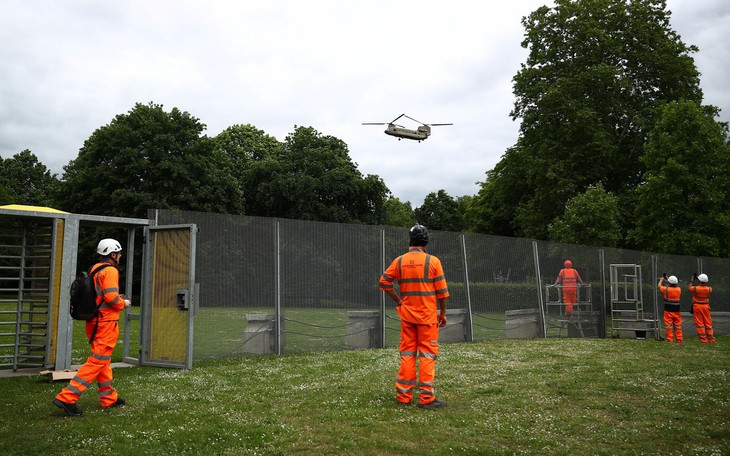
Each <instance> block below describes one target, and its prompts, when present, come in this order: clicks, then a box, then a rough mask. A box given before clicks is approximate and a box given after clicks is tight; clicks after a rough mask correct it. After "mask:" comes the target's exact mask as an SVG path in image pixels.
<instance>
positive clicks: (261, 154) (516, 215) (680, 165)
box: [0, 0, 730, 257]
mask: <svg viewBox="0 0 730 456" xmlns="http://www.w3.org/2000/svg"><path fill="white" fill-rule="evenodd" d="M670 19H671V12H670V11H669V10H667V8H666V2H664V1H660V0H634V1H628V0H556V1H555V6H554V7H551V8H549V7H546V6H544V7H541V8H538V9H537V10H535V11H533V12H532V13H531V14H530V15H529V16H527V17H524V18H523V20H522V23H523V26H524V29H525V34H524V40H523V41H522V46H523V47H524V48H526V49H528V51H529V53H528V57H527V59H526V61H525V62H524V63H523V64H522V66H521V69H520V70H519V71H518V72H517V74H516V75H515V76H514V78H513V92H514V94H515V102H514V109H513V110H512V112H511V113H510V115H511V116H512V118H513V119H514V120H518V119H519V120H520V130H519V135H518V138H517V141H516V143H515V144H514V145H513V146H511V147H510V148H508V149H507V150H506V151H505V153H504V155H503V156H502V158H501V160H500V161H499V162H498V163H497V164H496V166H495V167H494V168H493V169H491V170H488V171H486V175H485V176H486V177H485V180H484V182H482V183H481V184H480V190H479V192H478V193H477V194H476V195H466V196H459V197H452V196H450V195H449V194H448V193H446V192H445V191H444V190H443V189H442V190H437V191H434V192H432V193H430V194H428V195H427V196H426V198H425V200H424V202H423V204H422V205H421V206H420V207H416V208H413V207H412V206H411V203H410V202H408V201H405V202H402V201H400V200H399V199H398V198H397V197H396V196H395V195H393V194H392V193H391V192H390V190H389V189H388V187H387V186H386V184H385V182H383V180H382V179H381V178H380V177H379V176H377V175H362V174H361V173H360V172H359V170H358V169H357V165H356V164H355V163H353V161H352V160H351V159H350V156H349V151H348V147H347V144H346V143H345V142H344V141H342V140H340V139H338V138H336V137H333V136H329V135H326V134H324V133H321V132H319V131H317V130H316V129H314V128H313V127H301V126H295V127H294V131H293V132H291V133H290V134H289V135H288V136H287V137H286V138H285V139H284V141H283V142H282V141H278V140H277V139H275V138H273V137H271V136H269V135H267V134H266V133H265V132H264V131H261V130H259V129H257V128H256V127H254V126H252V125H250V124H246V125H243V124H241V125H234V126H231V127H229V128H227V129H226V130H224V131H223V132H221V133H220V134H218V135H216V136H214V137H208V136H206V135H204V134H203V132H204V130H205V125H204V124H203V123H201V121H200V120H199V119H197V118H195V117H194V116H193V115H191V114H190V113H187V112H182V111H180V110H179V109H177V108H172V109H171V110H169V111H167V110H165V109H164V107H163V106H161V105H158V104H155V103H153V102H150V103H148V104H142V103H137V104H135V105H134V107H133V108H132V109H131V110H130V111H129V112H128V113H125V114H120V115H117V116H116V117H115V118H114V119H113V120H112V121H111V122H110V123H109V124H108V125H105V126H102V127H100V128H98V129H97V130H96V131H94V132H93V133H92V135H91V136H90V137H89V138H88V139H87V140H86V141H85V142H84V144H83V146H82V147H81V149H80V150H79V154H78V156H77V157H76V158H75V159H74V160H72V161H71V162H69V163H68V164H67V165H66V166H64V172H63V175H62V176H61V177H57V176H56V175H52V174H51V173H50V172H49V171H48V169H47V168H46V167H45V166H44V165H43V164H42V163H40V162H39V161H38V160H37V158H36V157H35V155H34V154H33V153H32V152H31V151H29V150H23V151H21V152H20V153H18V154H16V155H14V156H13V157H11V158H7V159H2V158H0V204H6V203H11V202H14V203H20V204H39V205H51V206H54V207H57V208H60V209H63V210H65V211H69V212H76V213H88V214H99V215H114V216H129V217H146V214H147V209H149V208H160V209H180V210H194V211H206V212H219V213H227V214H245V215H252V216H264V217H282V218H293V219H302V220H317V221H326V222H339V223H361V224H385V225H395V226H410V225H412V224H413V223H414V222H415V221H416V220H417V221H418V222H419V223H422V224H424V225H426V226H427V227H429V228H430V229H433V230H447V231H469V232H478V233H486V234H494V235H503V236H518V237H527V238H534V239H544V240H551V241H557V242H566V243H577V244H585V245H602V246H606V247H626V248H634V249H639V250H650V251H655V252H660V253H673V254H685V255H702V256H720V257H727V256H730V236H728V234H729V233H730V159H729V157H730V145H729V142H728V138H729V136H728V125H727V123H724V122H720V121H718V120H717V118H718V114H719V109H718V108H717V107H714V106H708V105H703V104H702V100H703V95H702V90H701V88H700V74H699V72H698V70H697V68H696V66H695V63H694V60H693V58H692V54H693V53H695V52H698V51H699V50H698V49H697V48H696V47H695V46H692V45H687V44H685V43H683V42H682V40H681V37H680V36H679V35H678V34H677V33H676V32H674V31H673V30H672V28H671V26H670Z"/></svg>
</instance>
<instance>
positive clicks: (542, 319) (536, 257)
mask: <svg viewBox="0 0 730 456" xmlns="http://www.w3.org/2000/svg"><path fill="white" fill-rule="evenodd" d="M532 257H533V259H534V260H535V282H536V286H537V303H538V305H539V306H540V325H541V326H542V337H543V338H547V320H546V319H545V309H544V308H545V304H544V303H543V300H542V277H540V255H539V254H538V251H537V241H532Z"/></svg>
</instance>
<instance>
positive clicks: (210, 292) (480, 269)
mask: <svg viewBox="0 0 730 456" xmlns="http://www.w3.org/2000/svg"><path fill="white" fill-rule="evenodd" d="M150 218H153V219H155V221H156V223H157V224H159V225H173V224H181V223H194V224H196V225H197V227H198V230H199V231H198V237H197V252H196V263H195V264H196V281H197V282H198V283H199V292H198V297H197V299H198V307H199V311H198V314H197V316H196V317H195V325H194V328H195V329H194V331H195V333H194V350H193V354H194V359H196V360H200V359H204V358H211V357H222V356H234V355H242V354H251V353H253V354H267V353H274V354H281V353H295V352H313V351H322V350H338V349H346V348H375V347H385V346H390V347H392V346H397V344H398V338H399V331H400V323H399V319H398V316H397V314H396V312H395V309H394V304H393V302H392V301H391V300H390V299H389V298H387V296H385V295H384V294H383V293H382V292H381V291H380V290H379V287H378V279H379V277H380V275H381V274H382V272H383V270H384V269H385V267H386V266H387V265H388V264H389V263H390V261H392V260H393V259H394V258H396V257H397V256H398V255H400V254H402V253H404V252H405V251H406V250H407V248H408V229H407V228H401V227H391V226H372V225H349V224H338V223H323V222H310V221H301V220H288V219H275V218H261V217H247V216H233V215H221V214H210V213H199V212H180V211H165V210H159V211H155V212H154V213H153V214H152V215H151V217H150ZM429 233H430V242H429V244H428V246H427V250H428V252H429V253H431V254H433V255H436V256H438V257H439V258H440V259H441V262H442V264H443V266H444V270H445V274H446V279H447V281H448V285H449V291H450V293H451V297H450V299H449V302H448V308H449V310H448V313H447V316H448V320H449V323H448V325H447V327H446V328H444V329H443V330H442V331H441V334H440V339H441V341H442V342H446V343H448V342H469V341H479V340H487V339H494V338H533V337H534V338H540V337H615V335H614V334H612V331H611V324H610V317H611V312H610V304H611V301H610V300H611V295H610V276H609V270H610V265H611V264H637V265H640V266H641V267H642V268H643V270H644V271H645V273H644V281H643V283H642V284H641V285H640V286H641V287H642V291H643V295H644V299H645V300H656V299H657V296H656V292H655V290H656V278H657V277H658V275H659V274H661V273H662V272H669V273H671V274H674V275H677V277H679V278H680V279H681V280H683V282H681V285H682V286H683V287H684V288H686V282H687V280H688V279H689V278H690V277H691V276H692V274H693V273H694V272H700V271H702V272H706V273H707V274H709V275H710V278H711V284H712V286H713V288H714V289H715V292H714V293H713V298H712V302H713V314H717V313H718V312H719V313H722V312H723V311H728V310H730V303H728V301H727V300H726V299H724V297H725V295H726V294H727V291H725V290H728V286H727V285H728V284H727V283H726V282H727V281H729V280H730V260H723V259H708V258H696V257H682V256H669V255H657V254H652V253H648V252H639V251H631V250H625V249H611V248H599V247H588V246H580V245H570V244H559V243H552V242H546V241H535V240H530V239H520V238H507V237H500V236H490V235H482V234H474V233H463V234H462V233H454V232H444V231H435V230H429ZM566 259H570V260H572V263H573V266H574V267H575V269H576V270H577V271H578V272H579V273H580V276H581V278H582V283H583V285H582V286H583V288H582V291H583V292H584V293H587V294H584V295H583V299H584V300H585V301H587V302H590V309H588V312H589V313H588V314H583V315H582V316H583V317H586V318H590V319H591V321H592V322H593V323H595V325H594V326H591V330H590V331H589V330H584V328H587V326H585V327H581V330H580V331H572V330H571V331H569V330H568V328H569V324H570V323H569V322H566V324H567V325H568V326H566V330H565V331H560V332H559V333H556V332H555V331H551V328H552V326H551V322H550V321H548V319H550V318H552V317H551V315H552V314H551V313H550V312H548V308H549V307H551V306H553V305H554V302H553V301H552V300H551V299H552V298H551V297H549V296H547V295H546V294H545V287H546V286H550V285H552V284H554V282H555V280H556V277H557V275H558V273H559V271H560V269H561V268H562V267H563V262H564V261H565V260H566ZM682 300H683V301H682V310H683V311H687V312H688V311H689V305H690V304H689V303H690V297H689V293H683V297H682ZM551 303H552V304H551ZM577 310H579V311H580V310H582V309H577ZM579 315H580V314H579ZM687 315H689V314H687ZM566 320H567V319H566ZM687 320H689V318H687ZM546 323H548V324H547V325H546ZM688 334H693V332H692V331H689V332H688Z"/></svg>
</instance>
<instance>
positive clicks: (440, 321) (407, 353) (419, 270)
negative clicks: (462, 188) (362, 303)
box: [380, 224, 449, 409]
mask: <svg viewBox="0 0 730 456" xmlns="http://www.w3.org/2000/svg"><path fill="white" fill-rule="evenodd" d="M409 241H410V242H409V248H408V253H405V254H403V255H401V256H399V257H398V258H396V259H395V260H393V262H392V263H391V264H390V266H388V268H387V269H386V270H385V272H383V275H382V276H381V278H380V289H381V290H383V291H384V292H385V293H386V294H387V295H388V296H390V297H391V299H393V301H395V303H396V310H397V311H398V316H399V317H400V319H401V332H400V346H399V351H400V359H401V363H400V369H399V370H398V377H397V378H396V381H395V389H396V399H397V400H398V403H399V404H403V405H407V404H410V402H411V400H412V399H413V390H414V388H415V387H416V386H418V406H419V407H422V408H426V409H433V408H438V407H445V406H446V402H445V401H443V400H441V399H437V398H436V392H435V389H434V379H435V377H436V358H437V357H438V354H439V344H438V336H439V328H440V327H442V326H444V325H446V301H447V300H448V297H449V290H448V287H447V285H446V277H445V276H444V270H443V267H442V266H441V261H440V260H439V259H438V258H437V257H436V256H434V255H429V254H428V253H426V244H428V231H427V230H426V227H425V226H423V225H419V224H416V225H414V226H413V227H412V228H411V230H410V232H409ZM395 281H397V282H398V287H399V289H400V296H398V293H396V292H395V290H394V289H393V283H394V282H395ZM437 307H438V314H437ZM417 359H418V360H420V365H419V375H418V376H417V374H416V361H417Z"/></svg>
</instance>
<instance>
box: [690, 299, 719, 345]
mask: <svg viewBox="0 0 730 456" xmlns="http://www.w3.org/2000/svg"><path fill="white" fill-rule="evenodd" d="M692 312H694V319H695V326H696V327H697V336H699V338H700V341H702V342H710V341H714V340H715V332H714V330H713V329H712V317H711V316H710V306H709V305H708V304H697V303H694V304H692Z"/></svg>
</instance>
